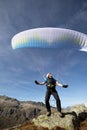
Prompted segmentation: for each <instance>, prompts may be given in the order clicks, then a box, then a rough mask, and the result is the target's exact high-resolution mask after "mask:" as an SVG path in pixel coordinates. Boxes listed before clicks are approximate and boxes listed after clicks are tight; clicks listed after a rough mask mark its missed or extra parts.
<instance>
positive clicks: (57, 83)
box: [56, 81, 68, 88]
mask: <svg viewBox="0 0 87 130" xmlns="http://www.w3.org/2000/svg"><path fill="white" fill-rule="evenodd" d="M56 85H58V86H60V87H62V88H68V85H67V84H65V85H63V84H61V83H59V82H58V81H56Z"/></svg>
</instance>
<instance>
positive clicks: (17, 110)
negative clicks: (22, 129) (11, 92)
mask: <svg viewBox="0 0 87 130" xmlns="http://www.w3.org/2000/svg"><path fill="white" fill-rule="evenodd" d="M45 111H46V110H45V105H44V104H43V103H42V102H32V101H18V100H17V99H14V98H10V97H7V96H0V130H1V129H3V128H7V127H12V126H15V125H19V124H22V123H24V122H26V121H30V120H31V119H33V118H34V117H36V116H38V115H40V114H43V113H45Z"/></svg>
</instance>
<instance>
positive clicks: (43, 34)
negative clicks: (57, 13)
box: [11, 28, 87, 51]
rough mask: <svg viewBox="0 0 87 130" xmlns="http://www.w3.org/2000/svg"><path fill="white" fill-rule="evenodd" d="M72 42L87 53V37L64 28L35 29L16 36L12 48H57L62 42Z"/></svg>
mask: <svg viewBox="0 0 87 130" xmlns="http://www.w3.org/2000/svg"><path fill="white" fill-rule="evenodd" d="M67 41H72V42H73V43H74V44H75V45H78V46H79V50H81V51H87V35H86V34H83V33H80V32H77V31H73V30H69V29H64V28H36V29H30V30H26V31H23V32H20V33H18V34H16V35H15V36H14V37H13V38H12V42H11V44H12V48H13V49H16V48H24V47H31V48H58V47H59V45H60V44H62V45H63V43H64V42H67Z"/></svg>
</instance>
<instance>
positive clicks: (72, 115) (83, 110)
mask: <svg viewBox="0 0 87 130" xmlns="http://www.w3.org/2000/svg"><path fill="white" fill-rule="evenodd" d="M63 115H64V117H63V118H61V117H59V115H58V113H53V114H52V115H51V116H50V117H47V116H46V115H40V116H38V117H37V118H36V119H33V122H34V124H35V125H36V126H38V127H40V126H42V127H46V128H48V129H53V128H54V127H57V126H60V127H61V128H62V129H65V130H77V129H79V128H80V127H79V125H80V122H81V121H83V120H85V119H86V118H87V107H85V105H76V106H73V107H71V109H70V110H68V111H67V110H66V109H65V110H63Z"/></svg>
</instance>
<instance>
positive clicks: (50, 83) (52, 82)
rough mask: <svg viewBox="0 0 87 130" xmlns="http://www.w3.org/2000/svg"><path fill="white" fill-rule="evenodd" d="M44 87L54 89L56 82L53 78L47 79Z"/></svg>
mask: <svg viewBox="0 0 87 130" xmlns="http://www.w3.org/2000/svg"><path fill="white" fill-rule="evenodd" d="M46 86H47V87H49V88H55V86H56V80H55V79H54V78H47V81H46Z"/></svg>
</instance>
